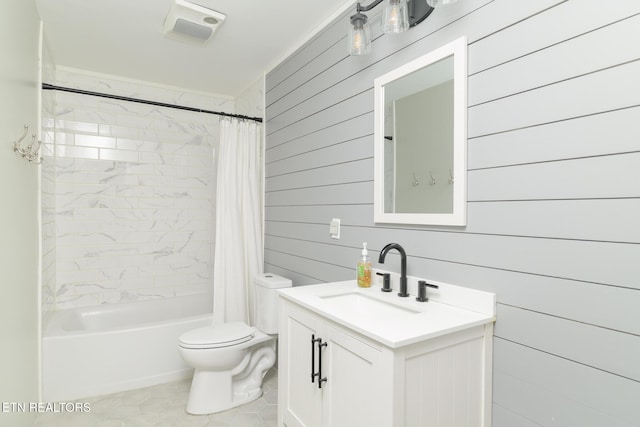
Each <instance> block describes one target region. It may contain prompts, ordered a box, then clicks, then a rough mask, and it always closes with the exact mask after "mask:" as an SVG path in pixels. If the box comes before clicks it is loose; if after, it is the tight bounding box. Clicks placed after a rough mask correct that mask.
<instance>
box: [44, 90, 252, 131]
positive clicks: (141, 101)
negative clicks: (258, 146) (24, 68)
mask: <svg viewBox="0 0 640 427" xmlns="http://www.w3.org/2000/svg"><path fill="white" fill-rule="evenodd" d="M42 89H43V90H59V91H61V92H71V93H78V94H81V95H91V96H99V97H101V98H109V99H117V100H118V101H130V102H137V103H138V104H147V105H155V106H157V107H167V108H175V109H177V110H186V111H195V112H198V113H207V114H215V115H217V116H224V117H235V118H236V119H243V120H253V121H254V122H258V123H262V118H261V117H249V116H243V115H241V114H231V113H223V112H220V111H211V110H203V109H201V108H193V107H184V106H182V105H175V104H166V103H164V102H156V101H147V100H144V99H137V98H129V97H126V96H119V95H110V94H108V93H100V92H91V91H88V90H80V89H73V88H69V87H63V86H55V85H52V84H48V83H42Z"/></svg>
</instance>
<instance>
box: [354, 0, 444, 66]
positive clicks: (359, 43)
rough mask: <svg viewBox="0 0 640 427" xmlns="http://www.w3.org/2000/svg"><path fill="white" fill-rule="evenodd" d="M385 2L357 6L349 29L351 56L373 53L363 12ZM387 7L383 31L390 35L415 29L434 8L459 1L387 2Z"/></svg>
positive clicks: (378, 1) (421, 0)
mask: <svg viewBox="0 0 640 427" xmlns="http://www.w3.org/2000/svg"><path fill="white" fill-rule="evenodd" d="M382 1H383V0H374V2H373V3H371V4H370V5H368V6H363V5H361V4H360V3H359V2H358V3H357V4H356V13H355V15H352V16H351V28H350V29H349V39H348V40H349V54H350V55H366V54H367V53H369V52H370V51H371V35H370V30H369V25H368V24H367V21H368V18H367V15H365V14H364V13H362V12H367V11H369V10H371V9H373V8H374V7H376V6H377V5H379V4H380V3H382ZM385 1H386V6H385V9H384V12H383V14H382V31H383V32H384V33H386V34H389V33H402V32H404V31H407V30H408V29H409V28H410V27H415V26H416V25H418V24H419V23H421V22H422V21H424V20H425V19H426V18H427V17H428V16H429V15H430V14H431V12H433V8H434V7H436V6H440V5H446V4H449V3H454V2H456V1H457V0H385Z"/></svg>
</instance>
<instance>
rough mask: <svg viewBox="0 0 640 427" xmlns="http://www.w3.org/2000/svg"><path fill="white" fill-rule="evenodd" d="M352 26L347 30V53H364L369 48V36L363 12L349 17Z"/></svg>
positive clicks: (367, 51)
mask: <svg viewBox="0 0 640 427" xmlns="http://www.w3.org/2000/svg"><path fill="white" fill-rule="evenodd" d="M351 24H352V27H351V29H350V30H349V54H350V55H365V54H367V53H369V51H370V50H371V36H370V35H369V26H368V25H367V17H366V15H364V14H356V15H354V16H352V17H351Z"/></svg>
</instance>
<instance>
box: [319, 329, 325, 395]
mask: <svg viewBox="0 0 640 427" xmlns="http://www.w3.org/2000/svg"><path fill="white" fill-rule="evenodd" d="M326 346H327V343H326V342H322V339H319V341H318V388H322V383H324V382H327V377H324V378H323V377H322V347H326Z"/></svg>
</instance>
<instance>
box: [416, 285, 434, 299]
mask: <svg viewBox="0 0 640 427" xmlns="http://www.w3.org/2000/svg"><path fill="white" fill-rule="evenodd" d="M427 286H428V287H430V288H434V289H438V285H433V284H431V283H427V282H426V281H424V280H419V281H418V296H417V297H416V301H420V302H427V301H429V298H427Z"/></svg>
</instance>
